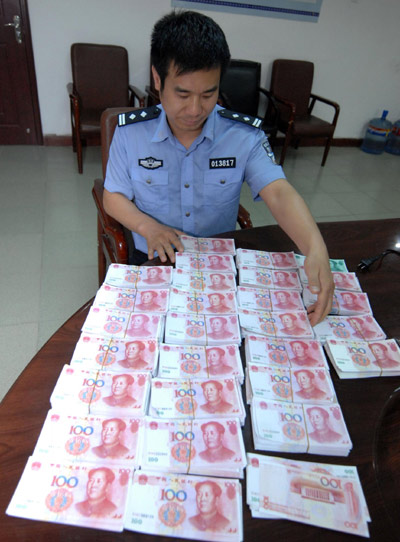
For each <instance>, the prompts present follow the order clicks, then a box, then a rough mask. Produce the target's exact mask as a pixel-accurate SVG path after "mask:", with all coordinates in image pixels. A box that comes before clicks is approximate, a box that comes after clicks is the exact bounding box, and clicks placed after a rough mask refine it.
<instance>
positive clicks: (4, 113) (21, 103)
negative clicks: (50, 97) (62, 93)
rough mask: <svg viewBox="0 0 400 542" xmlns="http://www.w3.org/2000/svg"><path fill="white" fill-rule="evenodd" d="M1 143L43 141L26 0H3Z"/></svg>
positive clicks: (0, 4)
mask: <svg viewBox="0 0 400 542" xmlns="http://www.w3.org/2000/svg"><path fill="white" fill-rule="evenodd" d="M0 144H2V145H42V144H43V136H42V128H41V122H40V111H39V101H38V96H37V88H36V75H35V67H34V61H33V50H32V40H31V32H30V25H29V15H28V5H27V0H0Z"/></svg>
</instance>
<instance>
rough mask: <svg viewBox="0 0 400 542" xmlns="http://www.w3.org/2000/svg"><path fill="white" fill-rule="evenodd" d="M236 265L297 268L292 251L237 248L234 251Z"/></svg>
mask: <svg viewBox="0 0 400 542" xmlns="http://www.w3.org/2000/svg"><path fill="white" fill-rule="evenodd" d="M236 264H237V266H238V267H243V266H251V267H266V268H268V269H297V268H298V267H299V265H298V263H297V260H296V258H295V254H294V252H265V251H263V250H249V249H245V248H238V249H237V251H236Z"/></svg>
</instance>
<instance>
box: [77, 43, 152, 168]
mask: <svg viewBox="0 0 400 542" xmlns="http://www.w3.org/2000/svg"><path fill="white" fill-rule="evenodd" d="M71 67H72V81H73V82H72V83H68V85H67V90H68V93H69V98H70V106H71V128H72V145H73V150H74V152H76V153H77V159H78V170H79V173H82V171H83V165H82V143H83V141H87V140H92V141H94V142H95V143H97V144H99V143H100V116H101V113H102V112H103V111H104V110H105V109H107V108H108V107H119V106H122V107H128V106H133V105H135V98H136V99H137V100H138V103H139V106H140V107H145V100H146V95H145V93H143V92H141V91H140V90H139V89H138V88H136V87H133V86H132V85H130V84H129V68H128V52H127V50H126V49H125V48H124V47H119V46H117V45H100V44H94V43H74V44H72V46H71Z"/></svg>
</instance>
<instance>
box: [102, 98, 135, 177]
mask: <svg viewBox="0 0 400 542" xmlns="http://www.w3.org/2000/svg"><path fill="white" fill-rule="evenodd" d="M135 109H138V108H137V107H110V108H108V109H106V110H105V111H103V113H102V114H101V121H100V124H101V163H102V167H103V179H105V178H106V170H107V162H108V155H109V151H110V145H111V141H112V138H113V135H114V132H115V128H116V126H117V124H118V115H119V114H120V113H125V112H126V111H135Z"/></svg>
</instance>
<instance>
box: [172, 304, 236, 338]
mask: <svg viewBox="0 0 400 542" xmlns="http://www.w3.org/2000/svg"><path fill="white" fill-rule="evenodd" d="M165 342H166V343H168V344H185V345H188V344H189V345H204V346H206V345H210V346H211V345H221V344H238V345H239V344H240V343H241V342H242V337H241V333H240V327H239V319H238V316H237V315H236V314H226V315H215V316H211V315H209V314H185V313H180V312H168V313H167V316H166V321H165Z"/></svg>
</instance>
